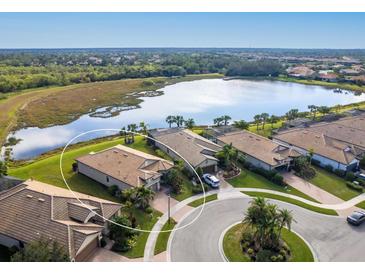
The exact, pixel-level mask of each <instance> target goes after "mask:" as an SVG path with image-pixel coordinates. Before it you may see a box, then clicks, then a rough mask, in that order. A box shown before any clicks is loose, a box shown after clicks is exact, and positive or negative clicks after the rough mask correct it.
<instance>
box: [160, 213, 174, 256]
mask: <svg viewBox="0 0 365 274" xmlns="http://www.w3.org/2000/svg"><path fill="white" fill-rule="evenodd" d="M175 225H176V222H175V220H174V219H172V218H170V223H169V222H166V224H165V225H164V226H163V227H162V229H161V231H165V230H171V229H173V228H174V227H175ZM170 234H171V231H170V232H160V233H159V234H158V237H157V241H156V246H155V255H157V254H159V253H161V252H163V251H166V249H167V242H168V240H169V237H170Z"/></svg>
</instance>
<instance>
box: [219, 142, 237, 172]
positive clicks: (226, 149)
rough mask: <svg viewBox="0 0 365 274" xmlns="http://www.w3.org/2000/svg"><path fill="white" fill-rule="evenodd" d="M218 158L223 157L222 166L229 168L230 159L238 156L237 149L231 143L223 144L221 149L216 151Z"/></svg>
mask: <svg viewBox="0 0 365 274" xmlns="http://www.w3.org/2000/svg"><path fill="white" fill-rule="evenodd" d="M217 157H218V158H223V159H224V166H225V167H226V168H227V169H228V170H230V169H231V167H232V161H234V160H236V159H237V157H238V151H237V150H236V149H235V148H234V147H233V145H232V143H231V144H229V145H224V146H223V148H222V150H221V151H219V152H218V153H217Z"/></svg>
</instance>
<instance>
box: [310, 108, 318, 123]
mask: <svg viewBox="0 0 365 274" xmlns="http://www.w3.org/2000/svg"><path fill="white" fill-rule="evenodd" d="M308 109H309V110H310V112H311V113H312V120H315V119H316V113H317V110H318V107H317V106H316V105H309V106H308Z"/></svg>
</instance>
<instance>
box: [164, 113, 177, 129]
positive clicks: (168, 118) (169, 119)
mask: <svg viewBox="0 0 365 274" xmlns="http://www.w3.org/2000/svg"><path fill="white" fill-rule="evenodd" d="M166 123H168V124H169V127H171V125H172V124H173V123H175V116H172V115H169V116H167V117H166Z"/></svg>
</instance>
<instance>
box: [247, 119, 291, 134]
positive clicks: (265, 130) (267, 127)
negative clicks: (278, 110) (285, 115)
mask: <svg viewBox="0 0 365 274" xmlns="http://www.w3.org/2000/svg"><path fill="white" fill-rule="evenodd" d="M283 123H284V120H280V121H278V122H276V123H274V124H273V125H271V124H269V123H267V124H265V127H264V128H262V125H259V127H258V129H257V125H254V124H251V125H250V127H249V128H248V130H249V131H251V132H253V133H256V134H259V135H262V136H264V137H269V136H271V135H272V130H274V129H277V128H280V127H282V126H283Z"/></svg>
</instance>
